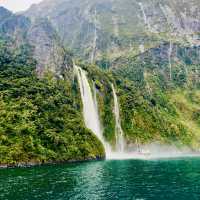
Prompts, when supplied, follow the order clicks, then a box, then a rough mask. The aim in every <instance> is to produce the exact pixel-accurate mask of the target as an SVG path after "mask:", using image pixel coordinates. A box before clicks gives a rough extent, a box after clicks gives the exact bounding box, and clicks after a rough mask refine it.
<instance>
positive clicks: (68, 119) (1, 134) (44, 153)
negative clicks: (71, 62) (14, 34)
mask: <svg viewBox="0 0 200 200" xmlns="http://www.w3.org/2000/svg"><path fill="white" fill-rule="evenodd" d="M9 46H10V45H9V44H8V43H7V42H5V41H2V40H0V167H1V166H2V165H5V166H13V165H14V166H15V165H16V166H17V165H19V163H21V165H26V164H28V165H35V164H42V163H52V162H64V161H77V160H79V161H80V160H90V159H100V158H104V148H103V146H102V145H101V143H100V142H99V141H98V139H97V138H96V137H95V136H94V135H93V133H92V132H91V131H90V130H88V129H86V128H85V125H84V122H83V117H82V115H81V110H80V108H81V102H80V97H79V93H78V92H77V90H78V89H77V83H76V82H74V81H73V76H71V78H72V79H71V78H66V79H65V81H63V80H55V79H53V74H50V73H49V74H48V76H45V78H44V77H43V78H40V79H39V78H38V77H37V76H36V74H35V67H36V66H35V64H36V62H35V60H34V59H33V58H32V51H31V49H30V48H29V47H28V46H25V45H24V46H23V47H22V46H21V47H20V48H15V49H13V48H12V49H10V48H9ZM68 74H72V72H71V70H70V69H68Z"/></svg>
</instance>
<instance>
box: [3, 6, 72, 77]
mask: <svg viewBox="0 0 200 200" xmlns="http://www.w3.org/2000/svg"><path fill="white" fill-rule="evenodd" d="M3 11H4V13H5V14H2V13H1V15H0V17H2V18H3V16H4V20H2V23H1V24H0V34H1V36H2V37H4V38H7V39H12V40H13V47H17V46H20V45H22V44H24V43H28V44H30V45H31V46H33V47H34V48H33V49H34V50H33V55H34V58H35V59H36V60H37V69H36V71H37V74H38V76H42V75H43V74H44V73H45V72H47V71H50V72H52V73H53V74H54V75H55V76H56V77H62V75H63V74H64V73H65V71H66V69H67V68H69V67H70V65H71V58H70V56H69V55H68V54H67V52H66V51H65V49H64V47H63V45H62V44H61V42H60V39H59V37H58V36H57V33H56V31H55V30H54V28H53V27H52V25H51V23H50V22H49V21H48V20H47V19H41V18H39V19H37V20H35V21H34V22H31V21H30V20H29V19H28V18H27V17H25V16H23V15H14V14H12V13H11V12H9V11H7V10H6V9H3ZM69 63H70V64H69Z"/></svg>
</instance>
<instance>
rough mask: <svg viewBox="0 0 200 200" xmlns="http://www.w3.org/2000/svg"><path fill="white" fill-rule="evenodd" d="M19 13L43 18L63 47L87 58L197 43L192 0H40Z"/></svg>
mask: <svg viewBox="0 0 200 200" xmlns="http://www.w3.org/2000/svg"><path fill="white" fill-rule="evenodd" d="M25 15H26V16H29V17H30V18H31V19H32V20H33V21H34V20H35V19H36V16H42V17H47V18H48V19H49V20H50V21H51V22H52V25H53V27H55V29H56V30H57V31H58V33H59V36H60V37H61V38H62V39H63V41H65V44H66V45H67V46H69V47H70V48H72V49H73V50H74V51H75V53H76V54H77V55H79V56H81V57H83V58H88V59H89V60H93V57H95V58H98V57H99V56H100V55H101V54H102V53H109V54H110V55H112V56H117V55H118V53H119V52H127V50H128V51H129V50H131V51H132V50H133V51H135V53H138V52H140V50H141V46H142V49H143V50H145V49H148V48H149V47H152V46H155V45H156V44H157V43H159V42H160V41H162V40H169V39H171V38H172V39H173V40H176V41H178V40H182V41H184V42H185V41H187V42H188V43H189V44H191V45H194V44H200V43H199V40H198V39H199V38H198V37H199V36H198V35H197V34H196V33H197V32H199V31H200V1H198V0H192V1H186V0H154V1H151V0H140V1H138V0H123V1H121V0H101V1H99V0H60V1H54V0H46V1H43V2H42V3H41V4H39V5H35V6H33V7H32V8H30V9H29V10H28V11H27V12H26V13H25Z"/></svg>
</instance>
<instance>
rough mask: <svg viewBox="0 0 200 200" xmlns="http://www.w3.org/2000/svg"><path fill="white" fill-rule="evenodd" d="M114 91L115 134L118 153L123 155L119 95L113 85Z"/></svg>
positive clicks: (123, 144) (123, 142) (123, 145)
mask: <svg viewBox="0 0 200 200" xmlns="http://www.w3.org/2000/svg"><path fill="white" fill-rule="evenodd" d="M112 91H113V97H114V114H115V124H116V125H115V133H116V151H117V152H118V153H123V152H124V149H125V141H124V133H123V130H122V127H121V119H120V113H119V103H118V99H117V94H116V91H115V88H114V85H113V84H112Z"/></svg>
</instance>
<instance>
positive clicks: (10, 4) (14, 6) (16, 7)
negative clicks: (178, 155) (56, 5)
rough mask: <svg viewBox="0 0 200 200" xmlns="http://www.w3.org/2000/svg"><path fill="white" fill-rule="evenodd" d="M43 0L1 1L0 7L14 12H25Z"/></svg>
mask: <svg viewBox="0 0 200 200" xmlns="http://www.w3.org/2000/svg"><path fill="white" fill-rule="evenodd" d="M41 1H42V0H0V6H4V7H6V8H7V9H9V10H12V11H13V12H18V11H23V10H26V9H27V8H29V7H30V5H31V4H33V3H39V2H41Z"/></svg>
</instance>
